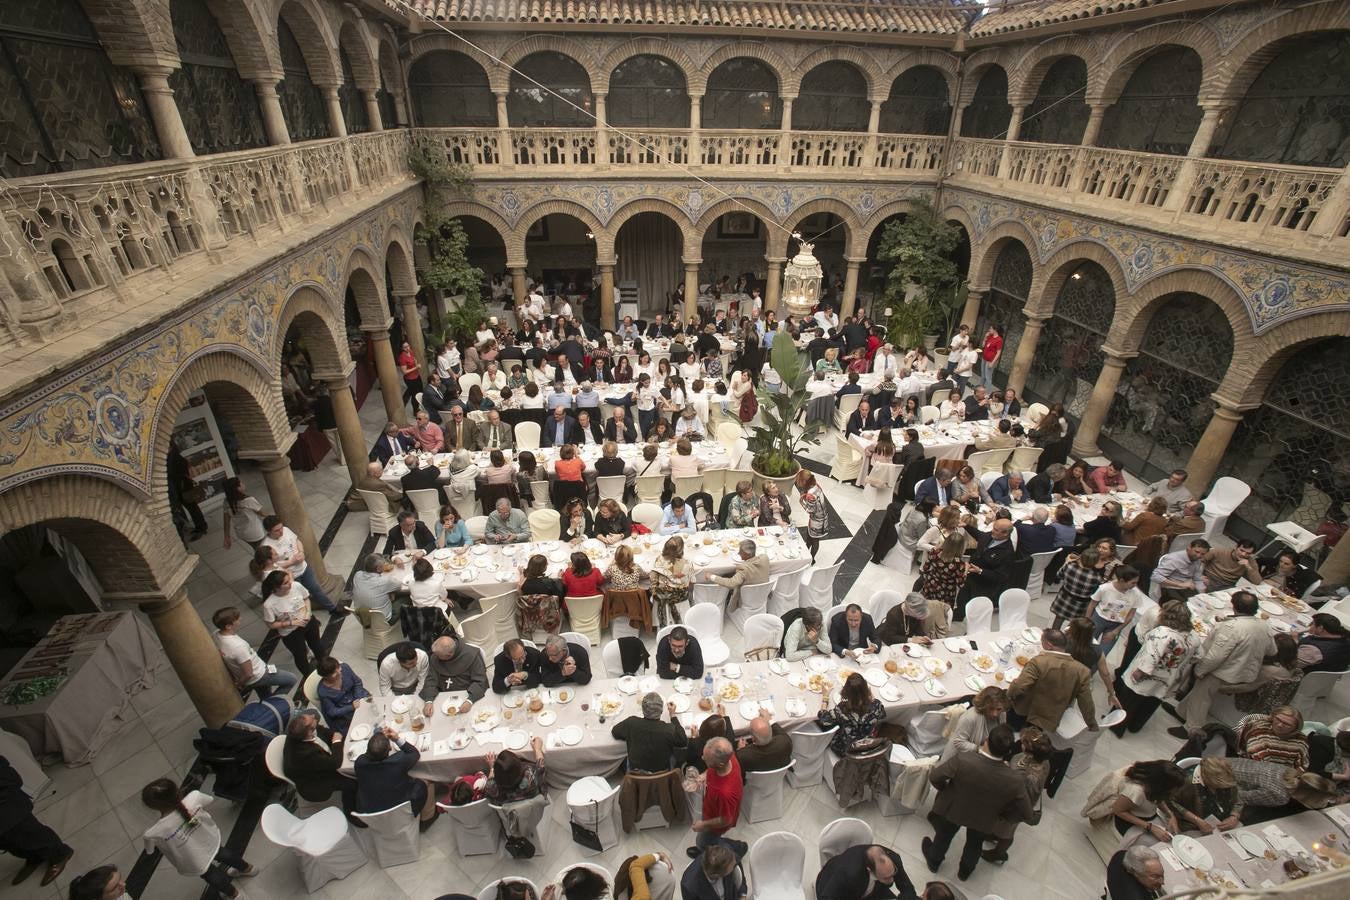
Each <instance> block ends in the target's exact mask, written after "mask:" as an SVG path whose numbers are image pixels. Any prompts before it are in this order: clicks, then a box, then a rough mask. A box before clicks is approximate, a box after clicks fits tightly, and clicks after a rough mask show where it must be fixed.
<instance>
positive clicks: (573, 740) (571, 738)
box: [558, 725, 586, 747]
mask: <svg viewBox="0 0 1350 900" xmlns="http://www.w3.org/2000/svg"><path fill="white" fill-rule="evenodd" d="M585 736H586V733H585V732H584V731H582V730H581V726H580V725H568V726H567V727H566V728H564V729H562V730H561V731H559V732H558V740H560V741H562V742H563V743H564V744H566V745H567V746H569V747H575V746H576V745H577V744H580V743H581V739H582V738H583V737H585Z"/></svg>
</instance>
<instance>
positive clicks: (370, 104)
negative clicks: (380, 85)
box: [361, 88, 384, 131]
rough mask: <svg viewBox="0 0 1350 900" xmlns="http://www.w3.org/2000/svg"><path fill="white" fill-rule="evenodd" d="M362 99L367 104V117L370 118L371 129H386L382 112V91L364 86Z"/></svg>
mask: <svg viewBox="0 0 1350 900" xmlns="http://www.w3.org/2000/svg"><path fill="white" fill-rule="evenodd" d="M361 99H362V100H364V101H365V104H366V118H367V119H368V120H370V130H371V131H384V114H383V113H381V112H380V92H379V91H378V90H376V89H375V88H362V89H361Z"/></svg>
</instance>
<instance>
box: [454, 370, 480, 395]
mask: <svg viewBox="0 0 1350 900" xmlns="http://www.w3.org/2000/svg"><path fill="white" fill-rule="evenodd" d="M474 385H478V386H479V387H480V388H481V387H482V386H483V376H482V375H479V374H478V373H477V372H466V373H464V374H463V375H461V376H459V391H460V393H461V394H463V395H464V396H465V397H467V396H469V388H471V387H473V386H474Z"/></svg>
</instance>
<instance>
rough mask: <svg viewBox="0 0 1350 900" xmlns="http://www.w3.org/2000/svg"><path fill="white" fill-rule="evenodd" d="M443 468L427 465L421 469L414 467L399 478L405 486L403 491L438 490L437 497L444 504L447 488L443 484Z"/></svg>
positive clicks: (400, 482)
mask: <svg viewBox="0 0 1350 900" xmlns="http://www.w3.org/2000/svg"><path fill="white" fill-rule="evenodd" d="M440 479H441V470H440V469H438V468H436V467H435V466H426V467H424V468H421V469H413V470H412V471H410V472H409V473H408V474H407V475H404V476H403V477H402V478H400V479H399V484H400V485H402V486H403V493H405V494H406V493H408V491H431V490H434V491H435V492H436V497H437V499H439V500H440V502H441V503H442V504H444V503H445V502H446V500H445V488H444V487H442V486H441V481H440Z"/></svg>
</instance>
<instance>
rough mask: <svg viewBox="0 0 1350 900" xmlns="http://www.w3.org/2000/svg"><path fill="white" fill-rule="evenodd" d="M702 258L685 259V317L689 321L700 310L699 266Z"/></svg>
mask: <svg viewBox="0 0 1350 900" xmlns="http://www.w3.org/2000/svg"><path fill="white" fill-rule="evenodd" d="M702 262H703V261H702V260H700V259H686V260H685V261H684V318H685V320H686V321H687V320H688V319H689V318H690V317H692V316H693V315H694V314H695V313H696V312H698V267H699V264H700V263H702Z"/></svg>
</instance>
